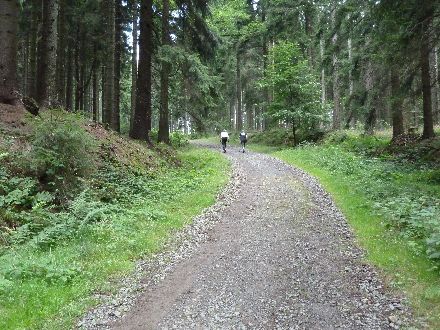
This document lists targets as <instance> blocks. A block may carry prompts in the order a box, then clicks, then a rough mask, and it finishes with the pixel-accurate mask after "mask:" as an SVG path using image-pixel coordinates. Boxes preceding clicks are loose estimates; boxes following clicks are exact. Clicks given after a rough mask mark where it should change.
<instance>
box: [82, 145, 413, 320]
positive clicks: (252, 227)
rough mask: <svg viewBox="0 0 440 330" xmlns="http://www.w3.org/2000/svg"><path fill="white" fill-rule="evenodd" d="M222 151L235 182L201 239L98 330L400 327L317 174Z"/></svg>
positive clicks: (397, 304)
mask: <svg viewBox="0 0 440 330" xmlns="http://www.w3.org/2000/svg"><path fill="white" fill-rule="evenodd" d="M211 147H213V146H211ZM215 147H216V148H218V149H219V146H215ZM219 152H220V150H219ZM226 156H227V157H228V158H230V159H231V161H232V162H233V163H234V164H235V165H234V166H235V171H236V172H237V173H236V175H234V177H233V180H236V181H237V180H238V181H240V183H239V184H238V185H236V187H235V188H234V189H235V191H234V193H233V197H232V198H230V200H229V201H228V203H227V204H228V205H227V207H223V208H221V209H220V210H218V211H217V213H218V214H217V215H218V220H217V221H216V222H215V224H214V225H213V226H212V227H211V228H209V229H207V230H206V233H205V234H206V235H205V239H203V240H202V241H201V242H199V243H197V248H196V249H194V250H193V252H192V253H191V255H190V256H187V257H185V258H181V259H182V260H180V261H178V262H176V263H174V264H173V265H172V267H171V270H170V271H169V273H168V274H167V275H166V276H161V277H160V278H159V280H158V281H155V282H154V283H149V284H148V285H145V287H144V288H143V289H142V293H141V294H140V295H139V296H138V297H137V298H136V300H135V302H134V303H133V307H132V308H131V309H130V310H129V311H128V312H127V313H124V314H125V315H124V316H123V317H122V318H118V319H117V320H115V322H110V323H106V324H105V323H101V325H102V327H103V328H114V329H333V328H348V329H387V328H397V327H398V325H399V324H401V323H406V321H407V320H408V311H407V309H406V307H404V305H403V304H402V303H401V301H400V299H399V298H398V297H393V295H392V294H391V293H390V292H389V291H388V290H386V289H385V288H384V285H383V283H382V281H381V279H380V278H379V276H378V274H377V272H376V271H375V270H374V269H373V268H372V267H370V266H368V265H366V264H365V263H363V261H362V251H361V250H360V249H359V248H358V247H357V246H356V244H355V242H354V238H353V235H352V232H351V230H350V228H349V227H348V225H347V223H346V221H345V219H344V217H343V216H342V215H341V213H340V212H339V211H338V209H337V208H336V207H335V205H334V204H333V202H332V200H331V199H330V197H329V196H328V195H327V193H325V192H324V191H323V190H322V188H321V187H320V186H319V184H318V183H317V181H316V180H315V179H313V178H311V177H310V176H309V175H307V174H305V173H304V172H302V171H300V170H298V169H295V168H293V167H291V166H288V165H286V164H284V163H283V162H281V161H279V160H276V159H274V158H272V157H269V156H265V155H262V154H258V153H253V152H247V153H245V154H243V153H240V152H239V149H238V148H237V147H231V146H228V151H227V153H226ZM224 197H225V196H224ZM226 197H227V196H226ZM229 197H230V196H229ZM211 216H212V215H211ZM163 267H167V266H166V262H165V263H164V266H163ZM83 325H85V324H84V323H83ZM95 325H96V324H95ZM86 327H87V326H86ZM97 327H98V328H100V327H99V326H97ZM92 328H95V327H92Z"/></svg>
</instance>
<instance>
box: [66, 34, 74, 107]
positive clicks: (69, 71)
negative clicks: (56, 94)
mask: <svg viewBox="0 0 440 330" xmlns="http://www.w3.org/2000/svg"><path fill="white" fill-rule="evenodd" d="M73 48H74V47H73V42H72V41H70V40H69V42H68V46H67V68H66V110H67V111H73V61H74V56H73V52H74V49H73Z"/></svg>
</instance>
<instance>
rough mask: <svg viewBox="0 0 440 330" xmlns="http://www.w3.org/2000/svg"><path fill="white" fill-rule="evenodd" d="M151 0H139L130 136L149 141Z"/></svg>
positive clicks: (151, 46)
mask: <svg viewBox="0 0 440 330" xmlns="http://www.w3.org/2000/svg"><path fill="white" fill-rule="evenodd" d="M152 5H153V4H152V0H142V1H141V12H140V24H139V25H140V34H139V69H138V77H137V82H136V109H135V112H134V121H133V128H132V130H131V131H130V137H132V138H133V139H138V140H146V141H148V142H150V138H149V134H148V133H149V131H150V129H151V55H152V54H151V53H152V48H153V45H152V28H153V9H152Z"/></svg>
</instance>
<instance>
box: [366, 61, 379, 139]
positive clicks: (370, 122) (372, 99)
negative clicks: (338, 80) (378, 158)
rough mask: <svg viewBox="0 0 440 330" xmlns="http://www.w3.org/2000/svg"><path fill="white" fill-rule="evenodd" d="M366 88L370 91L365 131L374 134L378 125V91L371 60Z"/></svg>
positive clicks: (368, 65)
mask: <svg viewBox="0 0 440 330" xmlns="http://www.w3.org/2000/svg"><path fill="white" fill-rule="evenodd" d="M365 89H366V91H367V93H368V100H367V107H368V114H367V118H366V121H365V133H366V134H369V135H372V134H374V129H375V127H376V121H377V109H376V93H375V91H374V69H373V64H372V63H371V60H369V61H368V63H367V69H366V72H365Z"/></svg>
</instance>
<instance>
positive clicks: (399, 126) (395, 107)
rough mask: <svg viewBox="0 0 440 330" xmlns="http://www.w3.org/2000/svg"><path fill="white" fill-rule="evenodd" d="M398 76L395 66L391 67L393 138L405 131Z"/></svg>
mask: <svg viewBox="0 0 440 330" xmlns="http://www.w3.org/2000/svg"><path fill="white" fill-rule="evenodd" d="M400 94H401V93H400V77H399V72H398V70H397V67H395V66H393V67H392V68H391V97H392V101H391V115H392V123H393V140H396V139H397V138H398V137H399V136H400V135H402V134H403V133H405V131H404V127H403V112H402V104H403V98H402V97H401V95H400Z"/></svg>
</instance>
